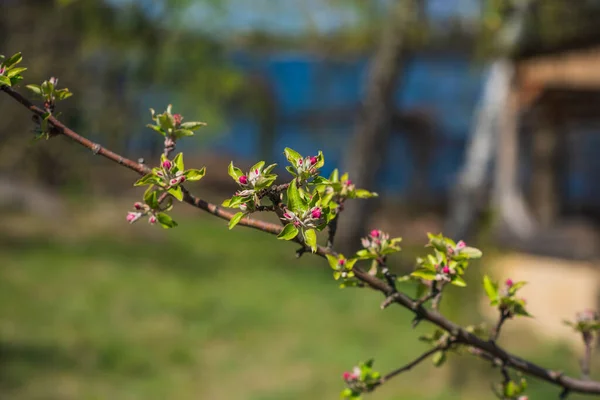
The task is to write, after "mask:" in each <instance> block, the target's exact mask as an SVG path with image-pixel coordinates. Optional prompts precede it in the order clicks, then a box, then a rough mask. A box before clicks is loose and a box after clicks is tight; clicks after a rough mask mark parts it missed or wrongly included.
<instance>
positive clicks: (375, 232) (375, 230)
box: [371, 229, 380, 238]
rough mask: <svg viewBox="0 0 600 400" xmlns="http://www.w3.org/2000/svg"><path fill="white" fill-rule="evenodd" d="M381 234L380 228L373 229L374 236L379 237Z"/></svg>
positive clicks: (372, 234)
mask: <svg viewBox="0 0 600 400" xmlns="http://www.w3.org/2000/svg"><path fill="white" fill-rule="evenodd" d="M379 234H380V232H379V230H377V229H373V230H372V231H371V236H373V237H374V238H378V237H379Z"/></svg>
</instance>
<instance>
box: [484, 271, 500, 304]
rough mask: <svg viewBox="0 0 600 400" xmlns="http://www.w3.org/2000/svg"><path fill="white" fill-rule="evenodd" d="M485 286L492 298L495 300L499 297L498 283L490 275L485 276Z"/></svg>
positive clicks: (488, 295)
mask: <svg viewBox="0 0 600 400" xmlns="http://www.w3.org/2000/svg"><path fill="white" fill-rule="evenodd" d="M483 288H484V289H485V293H486V294H487V297H489V299H490V300H495V299H497V298H498V285H496V284H495V283H494V282H492V280H491V279H490V277H489V276H487V275H485V276H484V277H483Z"/></svg>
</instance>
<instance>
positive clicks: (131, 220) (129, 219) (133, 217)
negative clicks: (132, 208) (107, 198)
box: [127, 212, 141, 224]
mask: <svg viewBox="0 0 600 400" xmlns="http://www.w3.org/2000/svg"><path fill="white" fill-rule="evenodd" d="M140 216H141V214H140V213H136V212H129V213H127V222H129V223H130V224H132V223H134V222H135V221H137V219H138V218H139V217H140Z"/></svg>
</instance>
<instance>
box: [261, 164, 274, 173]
mask: <svg viewBox="0 0 600 400" xmlns="http://www.w3.org/2000/svg"><path fill="white" fill-rule="evenodd" d="M276 166H277V164H271V165H268V166H266V167H265V168H264V169H263V174H270V173H271V171H273V170H274V169H275V167H276Z"/></svg>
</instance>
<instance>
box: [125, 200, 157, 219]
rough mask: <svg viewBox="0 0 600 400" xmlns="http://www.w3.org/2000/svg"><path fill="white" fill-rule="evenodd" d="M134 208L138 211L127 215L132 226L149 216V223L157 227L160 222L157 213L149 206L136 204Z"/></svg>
mask: <svg viewBox="0 0 600 400" xmlns="http://www.w3.org/2000/svg"><path fill="white" fill-rule="evenodd" d="M133 208H135V210H136V211H130V212H128V213H127V222H129V223H130V224H133V223H134V222H136V221H138V220H139V219H140V218H142V217H143V216H145V215H148V223H149V224H150V225H155V224H156V222H157V221H158V218H157V217H156V213H155V211H154V210H152V209H151V208H150V206H149V205H148V204H143V203H140V202H136V203H134V204H133Z"/></svg>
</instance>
